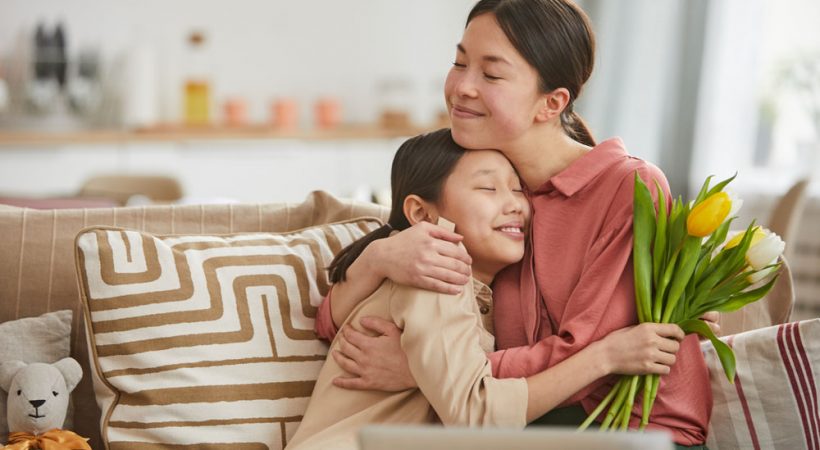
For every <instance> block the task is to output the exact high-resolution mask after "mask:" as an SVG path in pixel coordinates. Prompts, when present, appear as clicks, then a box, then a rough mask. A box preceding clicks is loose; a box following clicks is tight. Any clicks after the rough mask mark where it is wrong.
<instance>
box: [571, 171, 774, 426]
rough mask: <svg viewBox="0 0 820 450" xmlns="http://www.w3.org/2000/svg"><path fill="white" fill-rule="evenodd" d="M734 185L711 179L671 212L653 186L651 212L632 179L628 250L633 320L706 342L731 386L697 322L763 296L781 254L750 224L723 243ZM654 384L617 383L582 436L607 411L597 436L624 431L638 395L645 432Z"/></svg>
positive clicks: (721, 353) (727, 357)
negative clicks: (671, 326) (669, 325)
mask: <svg viewBox="0 0 820 450" xmlns="http://www.w3.org/2000/svg"><path fill="white" fill-rule="evenodd" d="M734 178H735V177H734V176H732V177H731V178H728V179H726V180H723V181H721V182H720V183H718V184H716V185H715V186H713V187H710V186H709V183H710V181H711V179H712V177H709V178H707V179H706V181H705V182H704V183H703V187H702V188H701V190H700V193H699V194H698V196H697V198H696V199H695V201H694V202H691V203H688V204H686V203H684V202H683V201H682V200H681V199H680V198H678V199H677V200H675V201H674V202H673V204H672V209H671V210H668V209H667V204H666V202H665V201H664V200H663V191H662V190H661V188H660V186H659V185H658V183H657V181H656V182H655V185H656V188H657V191H658V193H659V196H660V200H659V202H658V203H659V204H658V208H657V210H656V209H655V205H654V202H653V201H652V196H651V194H650V192H649V189H648V188H647V186H646V185H645V184H644V182H643V181H642V180H641V178H640V177H639V176H638V174H637V173H636V174H635V206H634V216H633V233H634V238H633V248H632V259H633V266H634V274H635V300H636V303H637V312H638V321H639V322H656V323H675V324H678V325H679V326H680V327H681V328H682V329H683V331H684V332H686V333H687V334H690V333H697V334H700V335H701V336H704V337H706V338H708V339H709V340H710V341H711V342H712V344H713V345H714V347H715V350H716V351H717V355H718V358H719V359H720V362H721V364H722V365H723V370H724V371H725V372H726V376H727V377H728V379H729V381H730V382H733V381H734V378H735V357H734V354H733V353H732V349H731V348H729V346H727V345H726V344H724V343H723V342H722V341H720V340H719V339H717V337H715V335H714V333H712V331H711V329H710V328H709V326H708V325H707V324H706V323H705V322H703V321H702V320H699V319H698V318H699V317H701V316H702V315H703V314H704V313H705V312H707V311H719V312H729V311H736V310H738V309H740V308H742V307H743V306H745V305H748V304H749V303H752V302H754V301H756V300H759V299H760V298H761V297H763V296H764V295H766V293H768V292H769V290H770V289H771V288H772V286H773V285H774V282H775V281H776V279H777V272H778V271H779V269H780V264H781V263H780V260H779V258H780V255H781V254H782V253H783V249H784V247H785V244H784V243H783V241H782V240H781V239H780V238H779V237H778V236H777V235H776V234H774V233H771V232H770V231H768V230H765V229H763V228H761V227H756V226H755V225H754V222H753V223H752V224H751V225H750V226H749V227H748V228H747V229H746V230H745V231H743V232H740V233H737V234H736V235H735V236H734V237H729V236H728V234H729V226H730V224H731V223H732V220H734V219H735V217H734V214H735V213H736V212H737V210H738V209H739V208H740V203H741V202H740V201H739V200H738V199H736V198H734V197H733V196H732V195H730V194H729V193H727V192H724V190H723V189H724V188H725V187H726V185H727V184H729V183H730V182H731V181H732V180H733V179H734ZM727 237H729V239H728V240H727ZM659 384H660V376H659V375H633V376H623V377H622V378H621V379H620V380H619V381H618V382H617V383H616V384H615V386H614V387H613V388H612V390H611V391H610V392H609V394H607V396H606V397H604V399H603V401H602V402H601V403H600V404H599V405H598V407H597V408H596V409H595V410H594V411H593V412H592V413H591V414H590V415H589V417H588V418H587V420H586V421H585V422H584V423H583V424H582V425H581V427H580V429H582V430H583V429H585V428H587V427H588V426H589V425H590V424H591V423H592V421H593V420H595V419H596V418H597V417H598V416H599V415H600V414H601V413H602V412H603V411H604V409H605V408H607V407H609V409H608V411H607V414H606V416H605V417H604V419H603V422H602V424H601V429H602V430H606V429H618V428H619V429H623V430H625V429H626V428H627V427H628V425H629V419H630V417H631V413H632V409H633V406H634V404H635V397H636V396H637V394H638V393H639V392H641V391H642V392H643V398H642V414H641V422H640V428H641V429H644V428H645V427H646V425H647V424H648V423H649V414H650V412H651V410H652V406H653V404H654V402H655V397H656V396H657V393H658V385H659Z"/></svg>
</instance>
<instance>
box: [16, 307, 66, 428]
mask: <svg viewBox="0 0 820 450" xmlns="http://www.w3.org/2000/svg"><path fill="white" fill-rule="evenodd" d="M70 339H71V311H70V310H63V311H54V312H50V313H46V314H43V315H42V316H40V317H27V318H24V319H19V320H12V321H9V322H5V323H0V362H5V361H11V360H19V361H25V362H27V363H33V362H42V363H54V362H57V361H59V360H61V359H63V358H66V357H68V355H69V352H70V347H71V345H70ZM73 425H74V424H73V422H72V420H71V415H70V414H68V415H66V422H65V425H64V427H65V428H66V429H71V427H73ZM19 431H22V430H19ZM8 432H9V430H8V423H7V422H6V392H3V391H2V390H0V436H2V439H5V436H6V435H7V434H8ZM3 442H5V440H4V441H3Z"/></svg>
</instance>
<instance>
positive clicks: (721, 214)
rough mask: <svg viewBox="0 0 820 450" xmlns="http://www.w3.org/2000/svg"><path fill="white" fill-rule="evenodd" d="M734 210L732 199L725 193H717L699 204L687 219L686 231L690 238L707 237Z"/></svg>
mask: <svg viewBox="0 0 820 450" xmlns="http://www.w3.org/2000/svg"><path fill="white" fill-rule="evenodd" d="M731 210H732V199H731V197H730V196H729V194H727V193H725V192H717V193H714V194H712V195H710V196H709V197H707V198H706V199H705V200H703V201H702V202H700V203H698V204H697V205H696V206H695V207H694V208H693V209H692V211H691V212H690V213H689V217H687V218H686V231H687V233H689V235H690V236H696V237H706V236H709V235H710V234H712V233H713V232H714V231H715V230H716V229H717V228H718V227H719V226H720V224H722V223H723V221H724V220H726V217H727V216H728V215H729V212H730V211H731Z"/></svg>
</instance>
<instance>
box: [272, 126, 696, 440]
mask: <svg viewBox="0 0 820 450" xmlns="http://www.w3.org/2000/svg"><path fill="white" fill-rule="evenodd" d="M391 180H392V181H391V182H392V189H393V205H392V208H393V209H392V211H391V215H390V219H389V223H388V224H387V225H385V226H384V227H382V228H381V229H379V230H376V231H374V232H372V233H370V234H369V235H367V236H365V237H364V238H362V239H360V240H359V241H357V242H355V243H354V244H352V245H351V246H349V247H348V248H346V249H345V250H343V251H342V252H341V253H340V254H339V255H338V256H337V257H336V259H335V260H334V262H333V263H332V264H331V267H330V274H331V279H332V280H333V281H335V282H338V281H341V280H343V279H344V278H345V276H346V272H347V269H348V268H349V267H350V265H351V264H352V263H353V262H354V261H355V260H356V258H357V257H358V256H359V255H360V254H361V252H362V251H363V249H365V248H366V247H367V246H368V245H372V243H373V242H374V241H376V240H378V239H380V238H385V237H386V236H387V235H388V234H389V233H391V232H392V231H393V230H396V231H400V230H403V229H406V228H408V227H410V226H411V225H412V224H414V223H419V222H428V223H439V224H447V223H449V221H452V222H454V223H455V227H456V230H457V231H458V232H459V233H460V234H461V235H462V236H464V241H463V243H464V247H465V248H466V250H467V251H468V252H469V254H470V255H471V256H472V258H473V264H472V280H471V282H470V283H468V284H467V286H466V287H465V289H464V290H463V291H462V293H461V294H460V295H456V296H451V295H443V294H438V293H436V292H433V291H428V290H423V289H418V288H414V287H411V286H405V285H400V284H397V283H394V282H392V281H390V280H385V281H384V282H382V283H381V285H380V286H379V288H378V289H377V290H376V291H375V292H374V293H373V294H372V295H371V296H369V297H368V298H367V299H365V300H364V301H362V302H361V303H359V304H358V305H357V306H356V308H355V309H354V310H353V312H352V313H351V315H350V317H349V318H348V323H350V324H351V326H353V327H356V326H357V325H356V321H357V320H358V319H359V318H360V317H363V316H365V315H369V316H377V317H381V318H384V319H387V320H390V321H394V322H395V323H396V324H398V326H399V327H401V328H403V330H404V331H403V333H402V335H401V349H402V350H403V351H404V353H405V354H406V355H407V361H408V364H409V368H410V372H411V373H412V376H413V377H414V379H415V381H416V384H417V386H418V387H417V388H413V389H407V390H404V391H401V392H395V393H386V392H376V391H370V392H365V391H351V390H345V389H342V388H339V387H336V386H334V385H333V384H332V380H333V378H335V377H337V376H339V375H343V374H344V370H343V369H342V368H341V367H340V366H339V365H338V364H337V363H336V361H335V360H334V359H333V358H328V359H327V361H326V363H325V365H324V366H323V367H322V370H321V373H320V374H319V378H318V380H317V381H316V387H315V388H314V391H313V395H312V397H311V400H310V404H309V405H308V408H307V411H306V413H305V415H304V418H303V420H302V423H301V425H300V427H299V429H298V430H297V432H296V435H295V436H294V437H293V439H292V440H291V441H290V443H289V445H288V448H289V449H304V448H317V449H318V448H321V449H327V448H355V447H356V432H357V431H358V429H359V428H360V427H362V426H364V425H366V424H370V423H401V424H408V423H429V422H439V421H440V422H441V423H444V424H445V425H473V426H475V425H495V426H506V427H523V426H524V425H525V424H526V423H527V422H528V421H530V420H532V419H534V418H536V417H539V416H540V415H542V414H544V413H545V412H546V411H548V410H550V409H551V408H553V407H555V406H556V405H558V404H559V403H560V402H562V401H564V400H565V399H566V398H568V397H569V396H570V395H572V394H573V393H574V392H576V391H578V390H579V389H581V388H583V387H584V386H586V385H587V384H589V383H591V382H592V381H594V380H596V379H598V378H600V377H602V376H605V375H607V374H611V373H666V372H668V369H669V368H668V367H667V365H669V364H672V363H673V362H674V359H675V357H674V353H675V351H676V350H677V348H678V342H677V341H676V340H675V338H682V337H683V334H682V331H681V330H680V329H679V328H678V327H677V326H675V325H655V324H645V325H642V326H639V327H633V328H630V329H626V330H621V331H616V332H614V333H611V334H609V335H608V336H606V337H605V338H604V339H602V340H599V341H596V342H593V343H591V344H590V345H588V346H587V347H586V348H585V349H584V350H583V351H581V352H579V353H578V354H576V355H575V356H573V357H571V358H568V359H566V360H565V361H563V362H562V363H560V364H557V365H555V366H554V367H552V368H550V369H549V370H545V371H541V372H540V373H534V374H532V375H531V376H528V377H526V378H524V377H520V378H508V379H503V380H502V379H496V378H493V377H492V370H491V368H490V363H489V361H488V359H487V356H486V352H489V351H492V350H493V349H494V339H493V335H492V334H491V333H492V319H491V317H492V316H491V315H490V314H489V312H490V310H491V309H492V296H491V292H490V289H489V287H488V285H489V284H490V283H492V281H493V278H494V277H495V275H496V274H497V273H498V272H499V271H500V270H501V269H503V268H504V267H506V266H508V265H510V264H513V263H516V262H518V261H520V260H521V257H522V256H523V255H524V238H525V230H526V228H527V224H528V220H529V205H528V202H527V199H526V197H525V196H524V194H523V192H522V187H521V182H520V180H519V178H518V175H517V174H516V172H515V170H514V169H513V168H512V166H511V165H510V163H509V162H508V161H507V159H506V158H504V156H503V155H502V154H501V153H499V152H497V151H494V150H478V151H471V152H465V151H464V150H463V149H462V148H461V147H459V146H458V145H456V144H455V142H454V141H453V140H452V137H451V135H450V131H449V130H447V129H445V130H439V131H436V132H433V133H430V134H426V135H422V136H417V137H415V138H412V139H410V140H408V141H407V142H405V143H404V144H403V145H402V146H401V147H400V148H399V150H398V152H397V153H396V156H395V159H394V161H393V168H392V176H391ZM343 345H345V344H344V340H343V339H342V338H341V337H338V338H337V339H336V340H334V342H333V344H332V346H331V350H330V351H331V352H336V351H338V350H339V349H340V347H341V346H343Z"/></svg>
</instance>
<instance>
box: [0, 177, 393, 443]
mask: <svg viewBox="0 0 820 450" xmlns="http://www.w3.org/2000/svg"><path fill="white" fill-rule="evenodd" d="M272 197H274V198H275V195H274V194H272ZM388 213H389V212H388V210H387V209H385V208H383V207H379V206H376V205H372V204H365V203H356V202H351V201H347V200H340V199H337V198H334V197H333V196H331V195H329V194H327V193H325V192H321V191H317V192H314V193H312V194H310V195H309V196H308V197H307V198H306V199H305V201H304V202H302V203H269V204H235V205H186V206H174V205H164V206H146V207H131V208H98V209H61V210H34V209H23V208H8V209H6V208H3V209H0V236H3V239H0V323H2V322H6V321H10V320H15V319H18V318H21V317H36V316H39V315H40V314H43V313H46V312H49V311H56V310H61V309H70V310H72V311H73V312H74V317H73V323H72V327H71V356H73V357H74V358H75V359H77V361H79V362H80V364H81V365H82V366H83V373H85V374H88V373H90V367H89V365H88V356H87V355H88V353H87V349H86V343H85V327H83V326H82V323H81V321H82V317H83V314H82V307H81V303H80V297H79V292H78V289H77V276H76V273H75V270H74V238H75V236H76V235H77V232H79V231H80V230H81V229H83V228H85V227H88V226H92V225H108V226H121V227H128V228H133V229H139V230H146V231H149V232H153V233H243V232H255V231H270V232H279V231H288V230H296V229H300V228H305V227H309V226H311V225H315V224H320V223H327V222H336V221H341V220H347V219H350V218H355V217H362V216H378V217H380V218H381V219H382V220H386V219H387V216H388ZM73 396H74V401H75V403H76V406H77V407H76V413H75V420H74V423H75V428H74V429H75V431H77V433H79V434H81V435H82V436H86V437H90V438H91V441H90V444H91V447H92V448H95V449H97V448H102V441H101V439H100V433H99V420H100V410H99V408H98V407H97V405H96V403H95V401H94V393H93V388H92V386H91V379H90V377H89V376H88V375H86V376H84V377H83V379H82V381H81V382H80V385H79V386H78V387H77V388H76V389H75V391H74V393H73Z"/></svg>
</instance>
